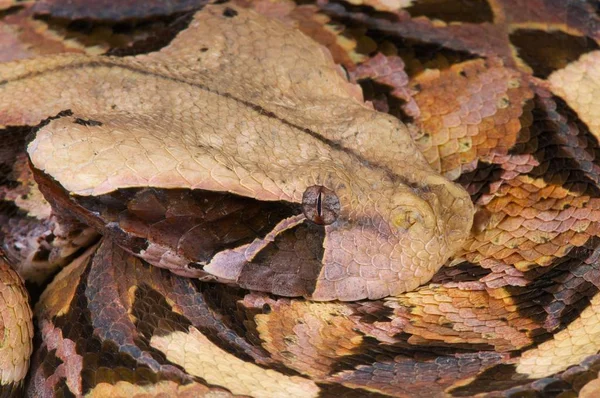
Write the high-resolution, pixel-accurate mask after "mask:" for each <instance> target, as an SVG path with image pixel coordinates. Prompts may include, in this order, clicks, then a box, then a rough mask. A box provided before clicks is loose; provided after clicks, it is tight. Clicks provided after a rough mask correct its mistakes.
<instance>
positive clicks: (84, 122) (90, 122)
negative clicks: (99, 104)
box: [73, 118, 103, 127]
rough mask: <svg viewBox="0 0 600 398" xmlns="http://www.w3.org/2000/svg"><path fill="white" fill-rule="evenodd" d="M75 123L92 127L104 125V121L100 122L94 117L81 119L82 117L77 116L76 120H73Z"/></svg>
mask: <svg viewBox="0 0 600 398" xmlns="http://www.w3.org/2000/svg"><path fill="white" fill-rule="evenodd" d="M73 123H75V124H80V125H82V126H90V127H98V126H102V124H103V123H102V122H99V121H97V120H92V119H87V120H86V119H80V118H76V119H75V121H74V122H73Z"/></svg>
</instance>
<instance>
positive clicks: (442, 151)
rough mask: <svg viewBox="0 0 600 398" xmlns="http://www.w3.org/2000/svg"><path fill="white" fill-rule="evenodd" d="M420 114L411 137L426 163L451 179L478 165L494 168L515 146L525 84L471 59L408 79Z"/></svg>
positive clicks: (498, 66)
mask: <svg viewBox="0 0 600 398" xmlns="http://www.w3.org/2000/svg"><path fill="white" fill-rule="evenodd" d="M410 87H411V88H412V89H414V88H415V87H419V90H418V92H417V93H416V94H415V96H414V100H415V102H416V104H417V106H418V108H419V109H420V117H418V118H416V120H415V122H416V124H417V125H418V126H419V130H418V131H415V134H417V135H415V136H413V138H414V140H415V143H416V144H417V146H418V147H419V150H420V151H421V152H423V154H424V155H425V157H426V159H427V160H428V162H429V163H430V164H431V165H432V166H433V167H434V168H436V169H437V170H439V171H440V172H441V173H443V174H444V175H446V176H447V177H449V178H451V179H456V178H458V176H459V175H460V174H462V173H464V172H468V171H471V170H474V168H475V166H476V165H477V162H481V161H484V162H490V163H497V162H499V161H501V160H502V158H503V157H506V156H507V155H508V152H509V150H510V149H511V148H512V147H513V145H515V143H517V140H518V139H519V138H520V137H519V131H520V130H521V129H522V128H523V127H524V126H523V125H522V124H521V121H520V117H521V115H522V113H523V106H524V105H525V103H526V102H527V101H528V100H529V99H531V98H532V97H533V92H532V90H531V88H530V87H529V83H528V82H527V81H526V80H525V78H524V77H523V76H522V75H521V74H520V73H519V72H517V71H515V70H513V69H509V68H506V67H504V66H503V65H502V63H501V62H498V61H497V60H496V61H494V60H485V61H484V60H474V61H467V62H464V63H460V64H456V65H453V66H451V67H450V69H448V70H445V71H436V70H430V71H426V72H424V73H422V74H421V75H419V76H417V77H416V78H415V79H413V80H412V82H411V85H410Z"/></svg>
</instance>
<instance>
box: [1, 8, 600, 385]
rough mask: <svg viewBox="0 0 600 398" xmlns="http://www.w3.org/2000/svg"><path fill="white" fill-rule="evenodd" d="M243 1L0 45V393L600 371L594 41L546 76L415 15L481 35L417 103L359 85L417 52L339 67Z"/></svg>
mask: <svg viewBox="0 0 600 398" xmlns="http://www.w3.org/2000/svg"><path fill="white" fill-rule="evenodd" d="M548 3H551V2H548ZM247 6H248V5H247V4H243V3H242V2H239V4H233V3H228V2H221V1H217V2H215V3H213V4H207V5H205V6H204V7H202V8H201V9H200V10H199V11H197V12H196V13H195V14H193V16H192V17H191V19H190V22H189V26H188V27H187V28H186V29H184V30H182V31H181V32H179V33H178V34H177V35H176V36H175V37H174V38H173V39H172V40H171V41H170V43H169V44H168V45H166V46H165V47H163V48H161V49H159V50H157V51H153V52H147V53H141V54H135V55H124V56H119V55H103V56H97V55H83V54H58V55H50V56H44V57H37V58H33V59H26V60H19V61H11V62H6V63H0V126H2V127H3V129H2V130H1V134H2V137H3V142H4V144H3V148H4V149H0V166H2V167H1V168H0V173H1V176H2V178H0V199H2V200H4V202H5V203H11V205H10V206H9V209H8V210H6V209H3V208H2V207H0V210H2V212H0V217H2V218H0V221H2V224H3V225H2V229H1V230H0V236H1V237H2V246H1V249H0V250H1V251H0V253H1V254H2V255H1V256H0V275H1V277H0V303H1V305H0V308H2V313H1V316H0V321H1V322H0V337H1V338H0V395H2V396H20V395H23V394H26V395H27V396H32V397H54V396H98V397H104V396H119V397H121V396H123V397H125V396H136V397H142V396H143V397H150V396H210V397H212V396H218V397H225V396H252V397H291V396H298V397H319V396H323V397H326V396H344V397H363V396H371V397H388V396H392V397H446V396H450V397H455V396H544V397H545V396H561V397H568V396H582V397H592V396H595V394H597V393H598V390H599V389H600V382H599V381H598V371H599V369H600V357H599V356H598V351H599V350H600V295H599V294H598V286H599V283H600V280H599V277H598V276H599V275H600V274H599V273H598V248H599V243H600V240H598V232H599V231H600V229H598V221H600V200H599V198H598V195H599V192H600V191H599V190H598V184H599V183H600V181H599V177H598V176H599V175H600V173H599V171H600V165H598V164H597V160H596V159H598V156H597V155H598V154H597V152H598V151H599V149H598V142H597V139H596V137H595V135H594V133H595V131H596V125H595V124H594V121H595V119H594V109H593V101H592V102H591V104H592V105H591V106H589V104H590V102H589V101H588V102H585V101H586V100H585V98H588V97H589V93H590V92H592V91H593V87H594V85H595V84H598V79H597V72H595V70H596V69H594V65H595V64H596V65H597V62H598V60H597V59H596V58H598V57H599V55H597V54H598V53H597V52H593V51H592V52H589V53H588V54H584V55H582V56H581V58H578V59H575V60H573V63H572V64H569V65H567V66H566V67H564V68H562V69H560V70H558V71H557V72H555V73H552V74H548V75H547V76H544V78H542V77H540V76H536V73H534V72H532V71H530V70H529V71H527V70H525V71H524V70H523V69H524V67H522V66H519V65H516V64H511V62H510V61H509V60H508V59H507V58H506V54H505V53H502V51H500V50H498V48H497V47H494V46H493V45H489V46H487V47H486V46H484V45H479V44H481V43H480V42H477V41H476V39H472V38H471V37H467V38H466V39H465V40H464V41H463V42H461V41H460V40H455V41H452V40H449V39H448V38H447V36H444V35H443V34H440V33H439V32H437V33H436V31H435V30H433V32H434V33H431V32H432V29H433V28H432V27H427V26H424V25H426V24H424V23H423V21H420V22H419V21H418V20H416V19H415V20H414V21H413V22H414V25H412V26H410V29H409V30H410V32H408V33H407V32H404V34H406V35H409V36H410V34H414V35H417V34H420V35H421V37H425V38H426V39H427V40H430V41H432V42H434V43H435V42H436V40H443V41H444V43H445V45H447V46H448V47H450V48H454V49H455V50H457V51H462V50H465V49H463V48H462V47H461V46H467V44H469V46H468V47H469V48H468V50H469V51H471V52H472V53H473V54H476V55H477V57H475V56H473V57H467V59H461V60H460V61H459V62H456V63H454V64H452V65H448V67H447V68H445V69H441V68H440V69H433V68H425V67H422V70H420V73H418V74H416V75H415V76H414V77H413V78H412V79H411V81H410V82H408V83H406V84H404V85H403V86H402V87H400V88H398V91H399V92H398V93H396V95H397V96H398V97H400V98H404V100H405V102H406V103H405V105H404V107H403V109H404V112H405V113H406V114H407V115H408V116H410V117H408V116H407V115H404V116H402V115H400V117H399V116H398V115H394V114H392V112H389V113H386V112H385V111H386V109H385V107H386V105H385V103H384V102H385V101H383V102H382V101H381V100H380V99H377V98H374V99H371V100H368V101H366V100H365V94H366V93H367V90H366V88H365V89H364V90H363V87H361V86H359V85H358V84H357V83H356V81H358V80H361V79H364V76H368V77H371V78H373V80H374V81H379V82H380V83H381V82H383V83H384V84H385V83H390V82H391V85H393V84H395V83H396V82H397V81H398V80H399V79H400V80H401V79H403V78H405V77H406V76H405V75H403V74H402V73H403V72H400V71H401V70H403V69H404V68H405V67H406V68H408V67H407V66H406V65H404V64H403V61H402V60H401V58H400V57H398V56H397V54H396V55H394V54H391V55H390V54H388V55H384V54H379V55H377V56H375V57H372V58H370V59H368V60H365V61H364V63H361V64H360V65H358V66H357V67H356V68H354V69H353V70H350V71H348V70H344V69H343V68H341V67H340V66H339V64H338V63H336V61H337V59H336V48H335V46H336V44H335V43H331V42H327V43H321V44H319V43H318V42H317V41H315V40H314V39H313V38H311V37H309V36H310V34H309V33H310V32H309V31H308V30H307V29H304V30H303V29H299V28H298V26H290V24H289V23H286V21H283V22H282V21H281V20H278V19H277V18H275V17H273V16H268V15H261V14H260V13H258V12H256V11H255V10H252V9H251V7H250V8H248V7H247ZM322 6H323V9H324V10H327V11H328V12H329V15H331V16H336V15H337V17H338V18H340V19H344V20H346V21H348V22H349V23H350V22H352V21H354V22H355V23H359V22H360V23H363V24H365V25H366V26H369V24H377V26H378V28H379V29H381V30H382V31H386V30H387V31H390V32H391V31H394V30H395V29H396V30H397V29H402V26H405V25H402V24H394V23H393V21H390V20H388V19H386V18H383V19H381V18H375V19H372V18H371V17H370V16H369V14H368V13H366V12H365V8H364V7H361V6H345V5H342V4H340V3H336V2H331V3H328V2H324V3H323V4H322ZM367 8H368V7H367ZM257 9H258V8H257ZM288 22H289V21H288ZM409 25H410V24H409ZM399 26H400V28H399ZM448 26H449V27H450V28H449V29H451V28H452V25H448ZM584 26H585V27H587V29H588V30H589V31H588V32H587V33H586V34H587V35H588V36H590V37H594V34H595V33H594V32H593V31H592V30H593V24H592V23H591V22H589V20H586V24H584ZM301 28H302V26H301ZM304 28H306V25H304ZM426 28H429V30H426ZM443 28H446V27H445V26H444V27H443ZM419 29H421V31H419ZM569 29H571V31H575V28H574V27H569ZM411 32H412V33H411ZM426 32H429V33H428V34H429V36H427V35H426ZM582 35H583V34H582ZM469 40H471V42H469ZM465 43H466V44H465ZM478 43H479V44H478ZM478 45H479V47H478ZM332 54H333V56H332ZM503 56H504V57H505V58H502V57H503ZM394 66H395V67H396V69H394ZM412 67H415V66H414V64H413V66H412ZM417 68H419V66H417ZM390 69H392V72H390ZM525 69H526V68H525ZM546 78H547V79H546ZM407 81H408V79H407ZM573 81H580V82H586V84H584V83H581V84H578V85H577V87H573V84H572V82H573ZM585 87H587V89H588V91H585V90H586V88H585ZM590 87H592V88H591V89H590ZM457 92H460V93H462V94H461V95H457V94H456V93H457ZM464 93H468V94H464ZM586 93H587V94H588V97H586ZM469 95H470V96H469ZM457 103H459V104H460V106H457V105H456V104H457ZM453 107H456V108H457V109H455V108H453ZM387 110H388V111H389V110H390V109H387ZM401 119H404V121H402V120H401ZM408 119H411V120H408ZM407 120H408V121H407ZM415 120H416V121H415ZM5 207H6V205H5ZM50 264H51V265H54V266H59V267H60V268H61V269H60V271H59V272H58V273H56V275H52V272H53V271H52V269H51V268H50V267H49V265H50ZM32 265H37V267H33V266H32ZM50 277H51V282H50V283H49V284H48V285H47V286H46V287H45V288H44V290H43V293H41V295H40V297H39V299H37V300H36V301H37V302H36V304H35V307H34V309H33V311H32V310H31V309H30V306H29V301H30V298H29V296H28V293H27V290H26V289H25V286H24V284H23V279H25V280H27V281H28V282H30V283H32V282H36V281H38V282H40V283H41V281H43V280H46V279H48V278H50ZM33 320H35V327H34V324H33Z"/></svg>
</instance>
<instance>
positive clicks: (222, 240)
mask: <svg viewBox="0 0 600 398" xmlns="http://www.w3.org/2000/svg"><path fill="white" fill-rule="evenodd" d="M74 201H75V202H76V203H78V204H80V205H81V206H83V207H84V208H85V209H86V210H87V211H89V212H91V215H92V216H93V215H96V217H98V218H100V220H101V221H102V224H109V223H111V225H112V228H114V225H115V224H116V225H118V228H119V229H121V230H122V231H123V232H124V233H125V234H127V235H131V236H132V237H136V238H141V239H144V240H147V241H148V242H152V243H153V244H157V245H162V246H164V247H167V248H171V250H172V251H173V252H174V253H175V254H177V255H179V256H182V257H183V258H185V259H186V260H187V261H186V263H187V262H196V263H199V264H207V263H209V262H210V261H211V260H212V258H213V256H214V255H215V254H216V253H218V252H221V251H224V250H227V249H231V248H235V247H238V246H243V245H245V244H248V243H251V242H253V241H254V240H255V239H259V238H262V237H264V235H266V234H267V233H268V232H269V231H271V230H272V229H273V227H274V226H275V225H276V224H277V223H278V222H279V221H281V220H283V219H285V218H287V217H290V216H293V215H295V214H297V213H299V209H297V206H296V205H293V204H288V203H285V202H261V201H257V200H253V199H250V198H245V197H242V196H238V195H233V194H227V193H217V192H210V191H203V190H189V189H171V190H167V189H141V190H140V189H124V190H120V191H118V192H114V193H111V194H107V195H101V196H95V197H85V196H80V197H75V198H74ZM109 234H110V231H109ZM134 252H135V253H140V250H134Z"/></svg>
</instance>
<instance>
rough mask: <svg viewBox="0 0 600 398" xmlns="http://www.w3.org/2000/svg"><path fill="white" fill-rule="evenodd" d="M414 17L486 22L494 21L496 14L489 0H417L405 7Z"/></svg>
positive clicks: (446, 20)
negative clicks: (459, 0) (463, 0)
mask: <svg viewBox="0 0 600 398" xmlns="http://www.w3.org/2000/svg"><path fill="white" fill-rule="evenodd" d="M404 10H406V11H407V12H408V13H409V14H410V15H411V16H412V17H413V18H416V17H421V16H423V17H427V18H429V19H432V20H436V19H437V20H441V21H444V22H447V23H450V22H468V23H484V22H490V23H491V22H494V15H493V14H492V10H491V8H490V6H489V4H488V2H487V0H474V1H469V2H456V1H452V0H430V1H423V2H418V1H417V2H415V4H412V5H410V6H408V7H404Z"/></svg>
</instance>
